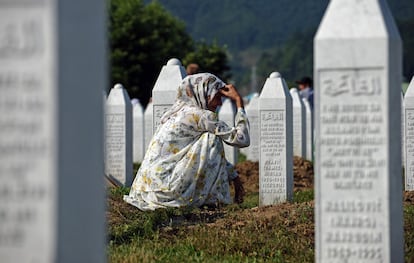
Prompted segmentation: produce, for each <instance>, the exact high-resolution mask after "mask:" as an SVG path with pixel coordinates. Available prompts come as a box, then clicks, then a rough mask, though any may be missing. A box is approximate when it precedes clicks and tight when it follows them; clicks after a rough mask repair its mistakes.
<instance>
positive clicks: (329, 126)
mask: <svg viewBox="0 0 414 263" xmlns="http://www.w3.org/2000/svg"><path fill="white" fill-rule="evenodd" d="M314 48H315V50H314V58H315V61H314V63H315V64H314V70H315V72H314V79H315V80H316V83H317V84H316V85H315V87H316V91H315V95H316V100H315V123H316V156H315V160H316V166H315V167H316V171H315V174H316V175H318V176H316V177H315V179H316V181H315V182H316V192H315V197H316V198H315V208H316V211H315V219H316V232H315V233H316V235H315V252H316V253H315V255H316V262H404V236H403V217H402V180H401V149H400V148H401V143H400V139H401V138H400V137H401V130H400V129H401V111H400V110H399V109H400V105H401V94H400V90H401V88H400V87H401V76H402V72H401V68H402V58H401V39H400V35H399V33H398V30H397V27H396V26H395V23H394V20H393V18H392V15H391V13H390V11H389V9H388V6H387V3H386V1H385V0H364V1H361V0H346V1H344V0H331V2H330V4H329V6H328V8H327V11H326V13H325V15H324V17H323V19H322V22H321V25H320V26H319V29H318V31H317V33H316V36H315V40H314Z"/></svg>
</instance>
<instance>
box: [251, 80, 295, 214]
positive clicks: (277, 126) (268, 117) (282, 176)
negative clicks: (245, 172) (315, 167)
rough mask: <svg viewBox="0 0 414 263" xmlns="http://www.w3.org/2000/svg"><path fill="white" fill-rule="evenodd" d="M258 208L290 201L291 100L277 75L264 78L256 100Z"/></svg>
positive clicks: (291, 193) (291, 185) (291, 174)
mask: <svg viewBox="0 0 414 263" xmlns="http://www.w3.org/2000/svg"><path fill="white" fill-rule="evenodd" d="M259 110H260V114H259V116H260V124H259V127H260V133H259V134H260V137H259V138H260V139H259V140H260V149H259V151H260V159H259V166H260V170H259V205H260V206H265V205H273V204H277V203H281V202H285V201H287V200H291V198H292V195H293V137H292V136H291V134H292V132H293V115H292V114H293V112H292V98H291V96H290V93H289V90H288V88H287V85H286V83H285V80H284V79H283V78H282V77H281V76H280V74H279V73H278V72H273V73H272V74H270V76H269V78H267V80H266V82H265V84H264V86H263V89H262V92H261V93H260V99H259Z"/></svg>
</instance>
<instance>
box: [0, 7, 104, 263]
mask: <svg viewBox="0 0 414 263" xmlns="http://www.w3.org/2000/svg"><path fill="white" fill-rule="evenodd" d="M80 5H81V6H82V8H81V10H80V9H79V6H80ZM90 14H93V16H92V15H90ZM105 14H106V8H105V2H104V1H87V2H83V1H76V0H59V1H58V0H38V1H27V0H4V1H0V178H1V180H0V200H1V201H0V261H1V262H2V263H14V262H45V263H52V262H63V263H67V262H105V261H106V252H105V246H106V241H105V239H106V238H105V236H106V235H105V219H104V218H105V191H104V189H105V185H104V178H103V176H102V174H103V147H102V141H103V136H102V134H103V117H102V114H103V111H102V109H103V105H102V92H101V89H102V88H103V87H106V85H107V83H106V82H107V81H106V78H107V76H106V65H107V63H106V61H107V59H106V58H107V54H106V42H107V41H106V23H105V20H106V19H105V18H106V17H105ZM75 17H76V20H75V19H74V18H75Z"/></svg>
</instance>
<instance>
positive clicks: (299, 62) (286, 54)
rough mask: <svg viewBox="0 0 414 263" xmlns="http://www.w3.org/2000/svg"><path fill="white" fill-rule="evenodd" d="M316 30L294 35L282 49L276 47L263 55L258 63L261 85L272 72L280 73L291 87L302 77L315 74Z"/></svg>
mask: <svg viewBox="0 0 414 263" xmlns="http://www.w3.org/2000/svg"><path fill="white" fill-rule="evenodd" d="M314 34H315V30H309V31H307V32H296V33H294V34H293V35H292V36H291V37H290V38H289V39H288V40H287V42H286V44H285V45H283V46H282V47H279V48H277V47H275V48H273V49H272V50H270V51H266V52H264V53H263V54H262V56H261V57H260V59H259V61H258V63H257V64H258V65H257V71H258V75H259V76H262V80H261V83H264V81H265V78H264V77H268V76H269V74H270V72H272V71H279V72H280V74H282V76H283V77H284V78H285V79H286V80H290V82H291V85H292V84H293V85H295V84H294V80H296V79H300V78H301V77H302V76H312V74H313V64H312V63H313V41H312V38H313V35H314Z"/></svg>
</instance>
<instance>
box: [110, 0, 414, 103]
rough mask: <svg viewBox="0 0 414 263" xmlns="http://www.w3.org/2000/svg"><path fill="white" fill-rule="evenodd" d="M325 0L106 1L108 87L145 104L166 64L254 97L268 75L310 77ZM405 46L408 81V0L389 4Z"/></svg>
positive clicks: (411, 71)
mask: <svg viewBox="0 0 414 263" xmlns="http://www.w3.org/2000/svg"><path fill="white" fill-rule="evenodd" d="M328 2H329V1H328V0H319V1H302V0H278V1H267V0H257V1H250V0H238V1H232V0H220V1H219V0H209V1H194V0H158V1H151V0H110V4H109V17H110V33H109V35H110V47H111V84H112V85H113V84H115V83H117V82H119V83H122V84H124V86H125V87H126V88H127V90H128V93H129V95H130V97H131V98H138V99H139V100H140V101H141V104H143V105H144V106H145V105H146V104H147V102H148V99H149V97H150V96H151V89H152V87H153V85H154V83H155V80H156V78H157V76H158V74H159V72H160V70H161V67H162V65H165V63H166V62H167V60H168V59H170V58H172V57H176V58H179V59H181V61H182V62H183V64H184V66H186V65H187V64H188V63H191V62H195V63H198V64H199V65H200V67H201V70H202V71H208V72H211V73H213V74H216V75H218V76H219V77H221V78H222V79H224V80H225V81H233V82H235V83H236V85H237V86H238V87H239V88H241V90H242V92H243V93H244V94H247V93H248V92H249V91H251V90H252V87H251V85H252V84H254V83H251V69H252V67H253V66H256V68H257V83H256V84H257V87H256V89H257V91H260V88H261V86H262V85H263V83H264V80H265V78H266V77H267V76H268V75H269V73H270V72H271V71H275V70H277V71H279V72H280V73H281V74H282V76H283V77H284V78H285V79H286V80H288V83H289V82H290V83H291V84H292V85H293V83H294V80H296V79H299V78H300V77H302V76H304V75H309V76H312V74H313V36H314V35H315V32H316V29H317V27H318V25H319V23H320V20H321V19H322V16H323V13H324V11H325V9H326V7H327V4H328ZM388 3H389V6H390V8H391V11H392V13H393V15H394V17H395V18H396V20H397V26H398V28H399V30H400V33H401V37H402V39H403V44H404V51H403V52H404V54H403V57H404V62H403V63H404V65H403V66H404V72H403V73H404V77H405V80H406V81H410V79H411V77H412V76H413V75H414V49H413V48H412V47H413V46H414V2H413V1H412V0H389V1H388Z"/></svg>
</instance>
